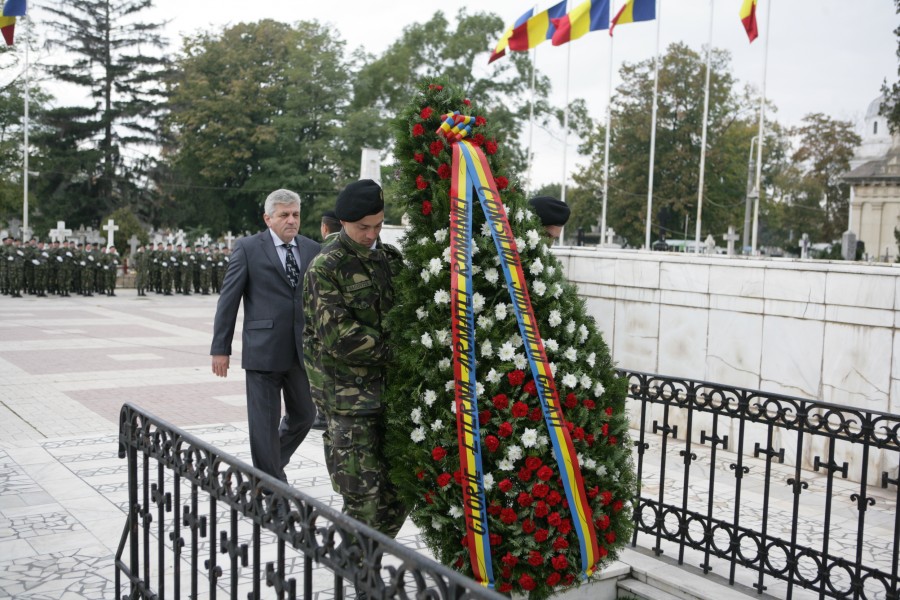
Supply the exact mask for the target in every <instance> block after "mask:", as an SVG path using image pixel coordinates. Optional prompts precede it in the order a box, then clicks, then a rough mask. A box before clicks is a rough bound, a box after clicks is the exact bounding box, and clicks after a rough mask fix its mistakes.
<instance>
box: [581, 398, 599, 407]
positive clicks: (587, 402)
mask: <svg viewBox="0 0 900 600" xmlns="http://www.w3.org/2000/svg"><path fill="white" fill-rule="evenodd" d="M581 403H582V404H583V405H584V407H585V408H587V409H589V410H590V409H592V408H594V407H595V406H597V405H596V403H594V401H593V400H591V399H590V398H585V399H584V400H583V401H582V402H581Z"/></svg>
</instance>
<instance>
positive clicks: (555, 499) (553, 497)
mask: <svg viewBox="0 0 900 600" xmlns="http://www.w3.org/2000/svg"><path fill="white" fill-rule="evenodd" d="M560 502H562V496H560V495H559V492H557V491H556V490H553V491H552V492H550V493H549V494H547V504H549V505H550V506H556V505H557V504H559V503H560Z"/></svg>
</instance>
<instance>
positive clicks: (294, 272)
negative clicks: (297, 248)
mask: <svg viewBox="0 0 900 600" xmlns="http://www.w3.org/2000/svg"><path fill="white" fill-rule="evenodd" d="M282 247H283V248H284V250H285V252H286V253H287V255H286V256H285V260H284V270H285V272H286V273H287V278H288V281H290V282H291V287H292V288H296V287H297V284H298V283H300V267H298V266H297V261H295V260H294V253H293V252H292V251H291V245H290V244H282Z"/></svg>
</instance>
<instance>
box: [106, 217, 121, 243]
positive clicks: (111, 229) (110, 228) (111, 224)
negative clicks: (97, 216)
mask: <svg viewBox="0 0 900 600" xmlns="http://www.w3.org/2000/svg"><path fill="white" fill-rule="evenodd" d="M102 229H105V230H106V232H107V233H108V234H109V235H107V236H106V249H107V250H109V247H110V246H115V243H113V237H115V235H116V232H117V231H118V230H119V226H118V225H116V222H115V221H113V220H112V219H110V220H109V221H107V222H106V225H104V226H103V227H102Z"/></svg>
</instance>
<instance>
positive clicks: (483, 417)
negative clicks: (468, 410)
mask: <svg viewBox="0 0 900 600" xmlns="http://www.w3.org/2000/svg"><path fill="white" fill-rule="evenodd" d="M490 420H491V411H489V410H483V411H481V412H480V413H478V424H479V425H484V424H485V423H487V422H488V421H490Z"/></svg>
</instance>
